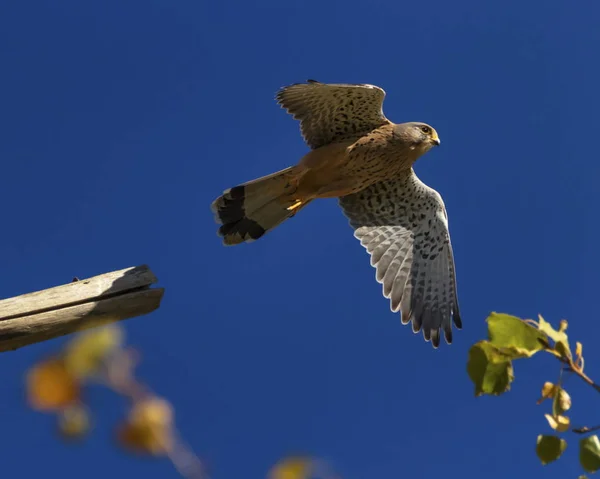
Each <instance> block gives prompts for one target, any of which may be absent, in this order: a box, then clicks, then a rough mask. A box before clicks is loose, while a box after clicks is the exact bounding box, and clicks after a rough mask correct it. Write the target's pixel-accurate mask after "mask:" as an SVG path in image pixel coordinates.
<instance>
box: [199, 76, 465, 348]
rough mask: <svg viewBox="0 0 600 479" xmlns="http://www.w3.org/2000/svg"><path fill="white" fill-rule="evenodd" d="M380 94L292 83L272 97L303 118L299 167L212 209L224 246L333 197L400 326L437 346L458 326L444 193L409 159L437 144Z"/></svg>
mask: <svg viewBox="0 0 600 479" xmlns="http://www.w3.org/2000/svg"><path fill="white" fill-rule="evenodd" d="M384 97H385V91H384V90H383V89H381V88H379V87H377V86H374V85H366V84H326V83H320V82H317V81H315V80H308V81H307V82H306V83H298V84H293V85H290V86H287V87H284V88H282V89H281V90H279V92H278V93H277V97H276V99H277V102H278V103H279V105H280V106H281V107H282V108H284V109H285V110H287V112H288V113H290V114H291V115H292V116H293V118H295V119H297V120H299V121H300V130H301V133H302V137H303V138H304V140H305V141H306V143H307V144H308V146H309V147H310V151H309V152H308V153H307V154H306V155H305V156H304V157H302V158H301V159H300V161H299V162H298V163H297V164H296V165H295V166H290V167H289V168H286V169H284V170H281V171H278V172H276V173H273V174H271V175H267V176H263V177H261V178H258V179H255V180H252V181H249V182H247V183H243V184H240V185H238V186H234V187H233V188H230V189H228V190H225V191H224V192H223V194H222V195H221V196H219V197H218V198H217V199H216V200H215V201H213V203H212V205H211V208H212V210H213V212H214V214H215V219H216V221H217V223H218V224H220V225H221V226H220V227H219V230H218V234H219V236H221V237H222V238H223V243H224V244H225V245H235V244H239V243H243V242H251V241H254V240H257V239H258V238H260V237H261V236H263V235H264V234H265V233H266V232H268V231H271V230H272V229H273V228H275V227H276V226H277V225H279V224H280V223H282V222H283V221H285V220H286V219H288V218H291V217H292V216H294V215H295V214H296V213H298V212H299V211H300V210H301V209H303V208H304V207H306V206H307V205H308V204H309V203H311V202H312V201H313V200H316V199H318V198H332V197H337V198H338V199H339V200H338V201H339V204H340V206H341V208H342V211H343V212H344V214H345V215H346V216H347V217H348V219H349V223H350V226H351V227H352V228H354V236H355V237H356V238H358V239H359V240H360V242H361V244H362V246H364V247H365V248H366V250H367V251H368V253H369V254H370V256H371V265H372V266H374V267H375V268H376V278H377V281H378V282H379V283H381V284H382V285H383V295H384V296H385V297H386V298H388V299H389V300H390V305H391V309H392V311H393V312H398V311H400V314H401V321H402V323H403V324H408V323H409V322H410V323H412V330H413V332H415V333H417V332H419V331H422V332H423V337H424V338H425V341H431V343H432V345H433V347H434V348H437V347H438V346H439V344H440V338H441V333H442V332H443V334H444V338H445V340H446V342H447V343H448V344H450V343H451V342H452V322H454V325H455V326H456V327H457V328H458V329H460V328H462V322H461V319H460V313H459V308H458V297H457V291H456V275H455V267H454V256H453V253H452V245H451V243H450V234H449V231H448V216H447V213H446V207H445V206H444V202H443V201H442V197H441V196H440V194H439V193H438V192H437V191H435V190H434V189H432V188H430V187H429V186H427V185H425V184H424V183H423V182H422V181H421V180H419V178H417V176H416V174H415V172H414V170H413V164H414V163H415V161H417V159H418V158H420V157H421V156H422V155H424V154H425V153H427V152H428V151H429V150H430V149H432V148H433V147H435V146H438V145H439V144H440V138H439V136H438V134H437V132H436V131H435V129H434V128H433V127H432V126H430V125H427V124H425V123H418V122H410V123H400V124H395V123H392V122H391V121H390V120H388V119H387V118H386V117H385V115H384V114H383V110H382V105H383V100H384Z"/></svg>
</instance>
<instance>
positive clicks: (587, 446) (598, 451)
mask: <svg viewBox="0 0 600 479" xmlns="http://www.w3.org/2000/svg"><path fill="white" fill-rule="evenodd" d="M579 462H580V463H581V466H582V467H583V468H584V469H585V470H586V471H587V472H596V471H597V470H598V469H600V441H599V440H598V436H596V435H595V434H594V435H593V436H588V437H586V438H583V439H582V440H581V441H579Z"/></svg>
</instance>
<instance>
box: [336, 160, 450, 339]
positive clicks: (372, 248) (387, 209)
mask: <svg viewBox="0 0 600 479" xmlns="http://www.w3.org/2000/svg"><path fill="white" fill-rule="evenodd" d="M340 206H341V207H342V209H343V211H344V214H345V215H346V216H347V217H348V218H349V220H350V225H351V226H352V227H353V228H354V229H355V232H354V235H355V236H356V238H358V239H359V240H360V242H361V244H362V245H363V246H364V247H365V248H366V249H367V251H368V252H369V254H370V255H371V264H372V265H373V266H374V267H375V268H376V278H377V281H378V282H379V283H381V284H382V285H383V295H384V296H385V297H386V298H389V299H390V303H391V309H392V311H394V312H397V311H400V312H401V318H402V323H403V324H407V323H409V322H412V329H413V331H414V332H415V333H416V332H418V331H422V332H423V336H424V338H425V340H426V341H431V342H432V344H433V346H434V347H435V348H437V347H438V346H439V344H440V334H441V333H442V332H443V334H444V337H445V339H446V342H447V343H448V344H450V343H451V342H452V322H453V321H454V324H455V325H456V327H457V328H458V329H460V328H462V322H461V319H460V312H459V308H458V297H457V292H456V277H455V270H454V256H453V252H452V245H451V243H450V234H449V232H448V217H447V214H446V208H445V206H444V202H443V201H442V198H441V196H440V195H439V193H438V192H437V191H435V190H434V189H432V188H430V187H428V186H427V185H425V184H424V183H423V182H421V181H420V180H419V179H418V178H417V176H416V175H415V173H414V171H412V170H411V171H410V173H409V174H407V175H406V177H405V178H402V179H398V180H388V181H382V182H380V183H376V184H374V185H372V186H369V187H367V188H366V189H364V190H362V191H360V192H358V193H354V194H352V195H348V196H344V197H341V198H340Z"/></svg>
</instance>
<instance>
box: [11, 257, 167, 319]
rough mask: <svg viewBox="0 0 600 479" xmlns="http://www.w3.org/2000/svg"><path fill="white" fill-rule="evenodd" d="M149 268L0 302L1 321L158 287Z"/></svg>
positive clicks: (127, 271)
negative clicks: (126, 292)
mask: <svg viewBox="0 0 600 479" xmlns="http://www.w3.org/2000/svg"><path fill="white" fill-rule="evenodd" d="M156 281H157V280H156V276H154V274H153V273H152V271H150V268H148V266H146V265H143V266H135V267H133V268H125V269H121V270H119V271H112V272H110V273H106V274H101V275H98V276H93V277H92V278H88V279H84V280H80V281H76V282H73V283H69V284H64V285H61V286H56V287H54V288H48V289H44V290H41V291H36V292H34V293H27V294H22V295H20V296H15V297H14V298H7V299H3V300H0V321H3V320H5V319H8V318H12V317H15V316H23V315H26V314H33V313H36V312H41V311H46V310H51V309H58V308H63V307H66V306H69V305H73V304H78V303H81V302H82V301H83V302H85V301H94V300H96V299H100V298H101V297H106V296H108V295H117V294H119V293H122V292H125V291H131V290H134V289H138V288H143V287H147V286H150V285H151V284H153V283H156Z"/></svg>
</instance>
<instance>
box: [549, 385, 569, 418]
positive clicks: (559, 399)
mask: <svg viewBox="0 0 600 479" xmlns="http://www.w3.org/2000/svg"><path fill="white" fill-rule="evenodd" d="M570 408H571V396H569V393H568V392H567V391H565V390H564V389H563V388H561V387H560V386H557V390H556V393H555V395H554V401H552V414H553V415H554V416H560V415H561V414H562V413H564V412H565V411H568V410H569V409H570Z"/></svg>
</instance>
